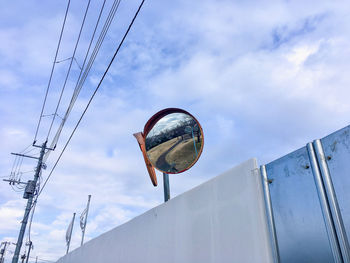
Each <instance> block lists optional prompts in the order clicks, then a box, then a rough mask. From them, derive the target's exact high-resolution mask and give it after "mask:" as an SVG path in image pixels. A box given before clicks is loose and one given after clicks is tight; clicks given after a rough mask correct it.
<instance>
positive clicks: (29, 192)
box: [12, 141, 51, 263]
mask: <svg viewBox="0 0 350 263" xmlns="http://www.w3.org/2000/svg"><path fill="white" fill-rule="evenodd" d="M46 144H47V141H46V142H44V143H43V145H42V146H37V147H40V148H41V151H40V156H39V158H38V164H37V166H36V169H35V175H34V180H32V181H28V184H27V187H26V190H25V193H24V196H23V198H25V199H27V198H28V201H27V206H26V210H25V212H24V216H23V220H22V225H21V230H20V232H19V235H18V241H17V244H16V249H15V253H14V255H13V258H12V263H18V258H19V253H20V251H21V247H22V242H23V237H24V233H25V231H26V226H27V222H28V217H29V213H30V210H31V208H32V204H33V198H34V194H35V189H36V184H37V182H38V180H39V177H40V173H41V168H42V166H43V158H44V154H45V150H51V149H48V148H46ZM33 146H34V145H33ZM15 155H20V154H15ZM21 156H24V155H23V154H22V155H21ZM24 157H28V156H24ZM30 158H36V157H30Z"/></svg>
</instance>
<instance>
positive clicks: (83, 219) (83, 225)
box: [80, 207, 88, 230]
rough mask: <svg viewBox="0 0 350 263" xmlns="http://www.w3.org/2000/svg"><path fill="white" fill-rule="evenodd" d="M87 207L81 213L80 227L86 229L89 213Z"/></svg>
mask: <svg viewBox="0 0 350 263" xmlns="http://www.w3.org/2000/svg"><path fill="white" fill-rule="evenodd" d="M87 209H88V208H87V207H86V208H85V209H84V211H83V212H82V213H81V215H80V228H81V230H84V229H85V226H86V215H87Z"/></svg>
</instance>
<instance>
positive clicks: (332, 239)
mask: <svg viewBox="0 0 350 263" xmlns="http://www.w3.org/2000/svg"><path fill="white" fill-rule="evenodd" d="M306 147H307V151H308V154H309V159H310V164H311V169H312V174H313V176H314V180H315V184H316V189H317V194H318V198H319V200H320V205H321V209H322V214H323V220H324V222H325V226H326V229H327V234H328V239H329V243H330V246H331V250H332V254H333V258H334V261H335V262H337V263H341V262H343V261H342V256H341V252H340V248H339V243H338V238H337V234H336V230H335V228H334V224H333V219H332V215H331V211H330V208H329V204H328V200H327V195H326V192H325V189H324V185H323V180H322V177H321V173H320V169H319V166H318V163H317V159H316V154H315V150H314V147H313V145H312V143H308V144H307V145H306Z"/></svg>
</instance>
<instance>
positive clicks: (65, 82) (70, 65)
mask: <svg viewBox="0 0 350 263" xmlns="http://www.w3.org/2000/svg"><path fill="white" fill-rule="evenodd" d="M90 2H91V0H89V1H88V4H87V6H86V9H85V13H84V18H83V21H82V23H81V26H80V31H79V35H78V39H77V41H76V43H75V47H74V51H73V55H72V59H71V61H70V64H69V68H68V71H67V74H66V78H65V80H64V84H63V87H62V90H61V94H60V97H59V99H58V102H57V106H56V110H55V113H54V115H53V118H52V121H51V124H50V128H49V131H48V133H47V136H46V141H48V138H49V136H50V132H51V129H52V125H53V123H54V122H55V118H56V114H57V111H58V108H59V107H60V104H61V100H62V96H63V93H64V90H65V87H66V84H67V80H68V77H69V74H70V70H71V68H72V64H73V60H74V57H75V52H76V51H77V48H78V45H79V42H80V36H81V32H82V31H83V27H84V24H85V19H86V15H87V12H88V10H89V7H90Z"/></svg>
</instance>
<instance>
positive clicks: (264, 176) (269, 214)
mask: <svg viewBox="0 0 350 263" xmlns="http://www.w3.org/2000/svg"><path fill="white" fill-rule="evenodd" d="M260 173H261V180H262V185H263V189H264V200H265V206H266V215H267V223H268V227H269V234H270V240H271V247H272V256H273V260H274V262H275V263H279V262H280V256H279V251H278V242H277V236H276V229H275V222H274V218H273V211H272V205H271V197H270V191H269V181H268V178H267V173H266V167H265V165H262V166H260Z"/></svg>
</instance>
